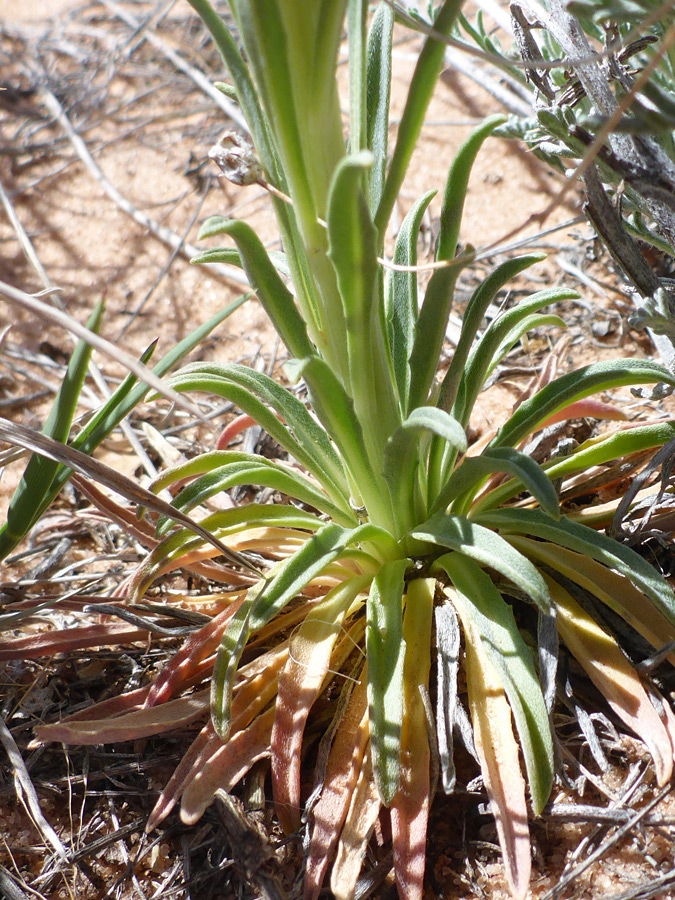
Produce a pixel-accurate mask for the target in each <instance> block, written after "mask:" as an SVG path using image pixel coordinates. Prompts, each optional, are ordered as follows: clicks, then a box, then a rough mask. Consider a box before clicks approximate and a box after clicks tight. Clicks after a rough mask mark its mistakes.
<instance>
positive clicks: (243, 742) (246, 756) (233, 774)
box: [180, 707, 274, 825]
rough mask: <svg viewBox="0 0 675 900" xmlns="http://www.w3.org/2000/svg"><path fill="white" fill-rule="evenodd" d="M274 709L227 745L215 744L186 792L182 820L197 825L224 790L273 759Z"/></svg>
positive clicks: (235, 735) (236, 735) (239, 732)
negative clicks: (264, 759) (259, 763)
mask: <svg viewBox="0 0 675 900" xmlns="http://www.w3.org/2000/svg"><path fill="white" fill-rule="evenodd" d="M273 721H274V707H271V708H270V709H268V710H267V711H266V712H264V713H262V715H260V716H258V717H257V718H256V719H254V720H253V722H251V724H250V725H249V726H248V727H247V728H244V729H242V730H241V731H237V732H236V733H235V734H233V735H232V737H231V738H230V739H229V740H228V741H227V742H226V743H224V744H223V743H220V745H219V746H218V745H211V748H210V749H212V750H213V752H212V753H211V754H210V755H209V756H208V757H207V758H206V759H204V760H203V761H201V762H200V766H199V768H198V770H197V771H196V773H195V776H194V778H192V779H191V780H190V782H189V783H188V784H187V786H186V788H185V790H184V791H183V796H182V799H181V806H180V817H181V820H182V821H183V822H185V824H186V825H193V824H194V823H195V822H197V821H199V819H200V818H201V817H202V815H203V814H204V810H206V809H207V808H208V807H209V806H210V805H211V804H212V803H213V800H214V797H215V793H216V791H217V790H218V789H219V788H220V789H222V790H225V791H231V790H232V788H233V787H234V786H235V785H236V784H237V783H238V782H239V781H241V779H242V778H243V777H244V775H245V774H246V773H247V772H248V770H249V769H250V768H251V766H252V765H254V763H256V762H258V760H259V759H263V758H264V757H266V756H269V753H270V735H271V733H272V722H273Z"/></svg>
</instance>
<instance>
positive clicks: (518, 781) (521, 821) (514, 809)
mask: <svg viewBox="0 0 675 900" xmlns="http://www.w3.org/2000/svg"><path fill="white" fill-rule="evenodd" d="M463 623H464V629H465V631H464V633H465V637H466V654H467V660H466V673H467V687H468V689H469V706H470V709H471V719H472V722H473V731H474V741H475V744H476V751H477V752H478V757H479V759H480V763H481V771H482V773H483V781H484V782H485V787H486V789H487V792H488V796H489V798H490V803H491V806H492V810H493V813H494V817H495V821H496V823H497V835H498V837H499V844H500V847H501V850H502V856H503V858H504V867H505V870H506V878H507V881H508V883H509V887H510V889H511V893H512V895H513V896H514V897H515V898H516V900H524V898H525V896H526V895H527V890H528V886H529V881H530V865H531V864H530V830H529V827H528V824H527V803H526V800H525V781H524V779H523V776H522V775H521V773H520V759H519V753H518V744H517V742H516V740H515V738H514V736H513V727H512V724H511V708H510V706H509V703H508V701H507V699H506V695H505V693H504V689H503V688H502V685H501V683H500V679H499V676H498V675H497V672H496V670H495V668H494V666H493V665H492V663H491V661H490V660H489V658H488V657H487V655H486V654H485V653H483V652H482V649H481V642H480V638H478V636H477V635H475V633H474V631H473V629H472V627H471V625H470V623H467V621H465V620H464V619H463ZM467 624H468V627H467Z"/></svg>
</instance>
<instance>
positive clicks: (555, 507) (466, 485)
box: [434, 447, 560, 519]
mask: <svg viewBox="0 0 675 900" xmlns="http://www.w3.org/2000/svg"><path fill="white" fill-rule="evenodd" d="M495 472H504V473H505V474H509V475H513V476H514V477H515V478H517V479H518V480H519V482H520V483H521V484H522V485H523V487H525V488H526V489H527V490H528V491H529V492H530V494H532V496H533V497H535V498H536V499H537V500H538V501H539V504H540V506H541V508H542V509H543V510H544V512H546V513H548V515H550V516H553V518H555V519H558V518H560V501H559V499H558V494H557V492H556V489H555V487H554V486H553V482H552V481H551V479H550V478H549V477H548V475H547V474H546V473H545V472H544V470H543V469H542V468H541V466H540V465H538V464H537V463H536V462H534V460H533V459H532V458H531V457H529V456H527V454H525V453H521V452H520V451H519V450H515V449H514V448H513V447H494V448H492V449H489V450H486V451H485V452H484V453H481V455H480V456H469V457H467V458H466V459H464V460H462V463H461V465H460V466H459V467H458V468H457V469H455V471H454V472H453V474H452V475H451V476H450V478H449V479H448V481H447V482H446V484H445V486H444V487H443V489H442V490H441V491H440V493H439V495H438V497H437V498H436V501H435V503H434V511H439V510H441V509H445V508H447V507H448V506H449V505H450V504H451V503H452V502H453V500H455V499H456V498H457V497H459V496H464V497H465V498H471V495H472V494H474V493H475V491H476V489H477V487H478V485H479V484H480V482H481V481H483V480H484V479H485V478H486V477H487V476H488V475H491V474H493V473H495ZM466 505H469V504H468V502H467V503H466ZM453 508H454V507H453Z"/></svg>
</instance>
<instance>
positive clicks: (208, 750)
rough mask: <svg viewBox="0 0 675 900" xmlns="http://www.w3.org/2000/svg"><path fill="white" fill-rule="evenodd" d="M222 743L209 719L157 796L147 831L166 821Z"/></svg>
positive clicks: (147, 824) (146, 827)
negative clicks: (196, 774)
mask: <svg viewBox="0 0 675 900" xmlns="http://www.w3.org/2000/svg"><path fill="white" fill-rule="evenodd" d="M222 745H223V742H222V741H221V739H220V738H219V737H218V735H217V734H216V733H215V731H214V730H213V725H212V723H211V721H210V720H209V722H207V724H206V725H205V726H204V727H203V728H202V730H201V731H200V732H199V734H198V735H197V737H196V738H195V739H194V741H193V742H192V744H191V745H190V747H189V749H188V751H187V753H185V755H184V756H183V758H182V759H181V761H180V762H179V763H178V765H177V766H176V768H175V769H174V771H173V774H172V775H171V778H170V779H169V780H168V782H167V783H166V785H165V786H164V790H163V791H162V793H161V794H160V795H159V797H158V798H157V802H156V803H155V805H154V806H153V808H152V812H151V813H150V818H149V819H148V821H147V823H146V826H145V830H146V832H150V831H152V830H153V828H156V827H157V826H158V825H159V824H160V822H163V821H164V819H165V818H166V817H167V816H168V815H169V813H170V812H171V810H172V809H173V808H174V806H175V805H176V803H177V802H178V799H179V797H180V796H181V794H182V793H183V791H184V790H185V788H186V786H187V784H188V783H189V782H190V781H191V780H192V779H193V778H194V776H195V773H196V772H199V771H200V770H201V768H202V766H203V765H204V763H205V762H206V760H207V759H209V758H210V757H211V756H213V754H214V753H215V752H216V750H217V749H218V748H219V747H222Z"/></svg>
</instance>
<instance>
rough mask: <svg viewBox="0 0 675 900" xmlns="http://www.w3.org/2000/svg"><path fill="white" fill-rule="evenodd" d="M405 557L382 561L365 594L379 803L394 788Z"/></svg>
mask: <svg viewBox="0 0 675 900" xmlns="http://www.w3.org/2000/svg"><path fill="white" fill-rule="evenodd" d="M408 565H409V562H408V560H407V559H397V560H394V561H393V562H390V563H385V564H384V565H383V566H382V568H381V569H380V571H379V572H378V573H377V575H376V576H375V578H374V579H373V583H372V586H371V588H370V594H369V595H368V604H367V617H368V626H367V628H366V655H367V659H368V710H369V721H370V751H371V759H372V764H373V775H374V777H375V783H376V785H377V789H378V791H379V794H380V797H381V799H382V802H383V803H384V804H385V806H389V804H390V803H391V801H392V799H393V797H394V795H395V793H396V791H397V790H398V786H399V781H400V771H401V722H402V719H403V665H404V659H405V653H406V645H405V639H404V637H403V603H402V600H403V591H404V576H405V570H406V568H407V567H408Z"/></svg>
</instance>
